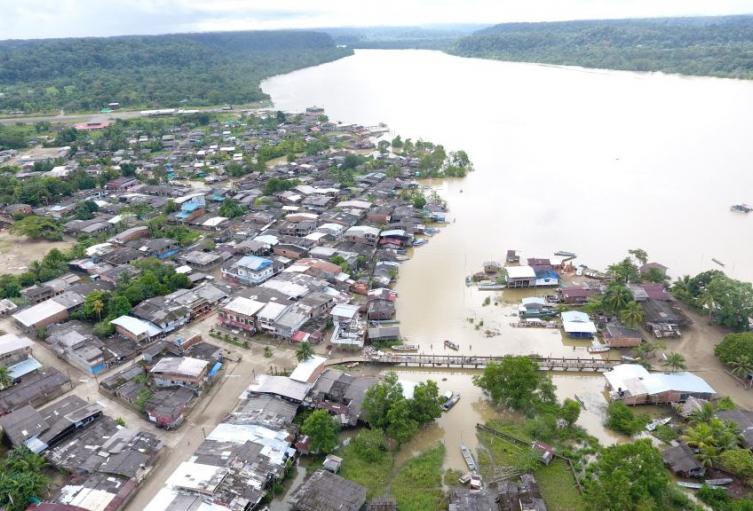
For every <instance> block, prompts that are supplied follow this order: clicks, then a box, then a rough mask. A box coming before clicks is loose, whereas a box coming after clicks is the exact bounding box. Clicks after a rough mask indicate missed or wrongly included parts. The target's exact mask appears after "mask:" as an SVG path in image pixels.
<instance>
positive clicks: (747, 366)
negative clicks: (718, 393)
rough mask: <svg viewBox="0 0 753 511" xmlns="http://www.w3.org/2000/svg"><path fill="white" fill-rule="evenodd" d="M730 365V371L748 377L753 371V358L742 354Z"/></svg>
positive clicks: (738, 375) (739, 376) (741, 376)
mask: <svg viewBox="0 0 753 511" xmlns="http://www.w3.org/2000/svg"><path fill="white" fill-rule="evenodd" d="M729 366H730V367H731V368H732V369H731V370H730V372H731V373H732V374H734V375H735V376H737V377H738V378H747V376H748V375H749V374H750V373H752V372H753V360H751V358H750V357H749V356H748V355H740V356H739V357H737V359H735V360H733V361H731V362H730V363H729Z"/></svg>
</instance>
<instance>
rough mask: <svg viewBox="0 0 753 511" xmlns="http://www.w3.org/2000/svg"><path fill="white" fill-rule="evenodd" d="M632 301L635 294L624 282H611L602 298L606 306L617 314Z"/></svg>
mask: <svg viewBox="0 0 753 511" xmlns="http://www.w3.org/2000/svg"><path fill="white" fill-rule="evenodd" d="M632 301H633V294H632V293H631V292H630V290H629V289H628V288H627V287H626V286H625V285H624V284H619V283H612V284H610V285H609V287H607V290H606V292H605V293H604V298H602V303H603V304H604V307H605V308H606V309H607V310H608V311H609V312H612V313H615V314H617V313H619V312H621V311H622V310H623V309H624V308H625V307H627V305H628V304H629V303H630V302H632Z"/></svg>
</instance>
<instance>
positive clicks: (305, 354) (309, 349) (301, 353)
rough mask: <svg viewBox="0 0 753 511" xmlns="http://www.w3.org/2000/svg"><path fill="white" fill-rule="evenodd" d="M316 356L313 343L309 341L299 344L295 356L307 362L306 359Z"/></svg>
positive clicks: (300, 360)
mask: <svg viewBox="0 0 753 511" xmlns="http://www.w3.org/2000/svg"><path fill="white" fill-rule="evenodd" d="M313 356H314V348H313V346H311V343H310V342H308V341H303V342H302V343H301V344H299V345H298V348H296V350H295V358H297V359H298V362H305V361H306V360H308V359H310V358H311V357H313Z"/></svg>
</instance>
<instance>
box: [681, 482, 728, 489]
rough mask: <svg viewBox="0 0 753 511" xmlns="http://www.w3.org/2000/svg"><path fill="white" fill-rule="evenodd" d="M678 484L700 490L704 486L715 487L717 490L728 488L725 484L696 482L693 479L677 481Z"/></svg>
mask: <svg viewBox="0 0 753 511" xmlns="http://www.w3.org/2000/svg"><path fill="white" fill-rule="evenodd" d="M677 486H682V487H683V488H689V489H691V490H700V489H701V488H703V487H704V486H708V487H709V488H714V489H715V490H726V489H727V488H725V487H724V486H717V485H714V484H707V483H694V482H691V481H677Z"/></svg>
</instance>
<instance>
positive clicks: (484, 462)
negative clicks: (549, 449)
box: [477, 419, 591, 511]
mask: <svg viewBox="0 0 753 511" xmlns="http://www.w3.org/2000/svg"><path fill="white" fill-rule="evenodd" d="M530 422H531V420H528V421H525V422H523V423H517V422H516V421H515V419H511V420H506V421H505V422H501V421H491V422H489V423H488V424H487V425H488V426H489V427H491V428H493V429H495V430H497V431H501V432H503V433H507V434H508V435H511V436H513V437H515V438H518V439H520V440H521V441H523V443H524V444H529V443H530V442H531V441H533V440H534V439H539V440H542V439H540V438H538V437H536V436H532V435H529V433H527V431H526V430H529V431H530V429H531V428H530V427H529V425H530ZM555 427H556V425H555ZM477 435H478V438H479V441H480V442H481V444H482V445H483V446H484V448H482V449H479V450H478V461H479V465H480V468H481V473H482V475H483V476H484V477H485V478H486V479H487V480H489V479H492V478H493V477H495V476H494V472H493V467H495V466H496V467H503V466H508V467H515V468H516V469H518V470H521V471H530V472H533V473H534V475H535V477H536V480H537V481H538V483H539V487H540V488H541V493H542V496H543V497H544V499H545V500H546V503H547V507H548V509H550V510H551V511H581V510H584V509H585V501H584V500H583V496H582V495H581V494H580V492H579V491H578V487H577V485H576V483H575V480H574V479H573V474H572V472H571V471H570V468H569V467H568V465H567V463H566V462H565V461H563V460H560V459H556V460H553V461H552V462H551V463H550V464H549V465H544V464H543V463H541V462H540V461H539V457H538V455H537V454H536V453H535V452H534V451H533V450H532V449H530V448H528V447H525V446H524V445H523V444H518V443H513V442H511V441H508V440H505V439H502V438H499V437H496V436H494V435H492V434H490V433H488V432H485V431H478V432H477ZM555 446H556V447H557V451H558V452H564V453H568V454H572V451H571V450H570V449H569V448H568V447H567V446H566V443H564V442H559V441H556V442H555ZM585 452H587V453H590V452H591V451H590V450H588V451H585Z"/></svg>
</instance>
